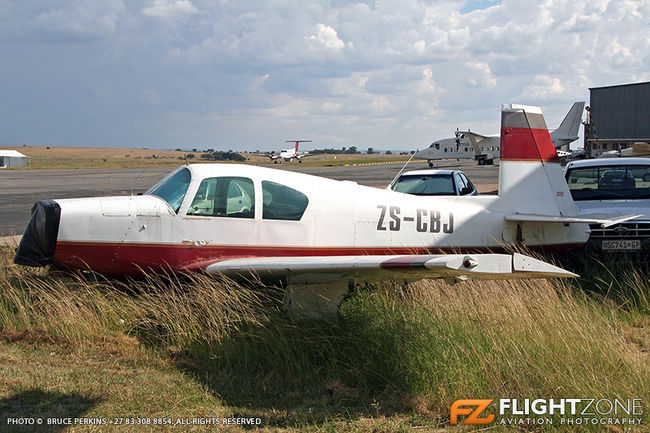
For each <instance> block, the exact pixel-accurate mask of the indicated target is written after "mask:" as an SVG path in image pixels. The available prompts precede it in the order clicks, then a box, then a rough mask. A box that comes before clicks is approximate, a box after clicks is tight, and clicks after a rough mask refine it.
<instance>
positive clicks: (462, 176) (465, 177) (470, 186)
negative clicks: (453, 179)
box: [458, 173, 476, 194]
mask: <svg viewBox="0 0 650 433" xmlns="http://www.w3.org/2000/svg"><path fill="white" fill-rule="evenodd" d="M458 176H460V178H461V180H462V181H463V184H464V186H465V187H467V188H469V189H470V190H471V191H470V192H469V193H468V194H472V193H473V192H474V191H475V190H476V188H475V187H474V185H473V184H472V182H471V181H470V180H469V179H468V178H467V176H465V174H464V173H458Z"/></svg>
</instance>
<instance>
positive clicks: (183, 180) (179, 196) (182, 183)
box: [145, 167, 192, 212]
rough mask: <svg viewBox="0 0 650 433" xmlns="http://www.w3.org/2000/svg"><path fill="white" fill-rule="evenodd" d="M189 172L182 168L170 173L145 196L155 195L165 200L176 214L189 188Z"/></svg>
mask: <svg viewBox="0 0 650 433" xmlns="http://www.w3.org/2000/svg"><path fill="white" fill-rule="evenodd" d="M191 177H192V176H191V175H190V171H189V170H188V169H187V168H185V167H183V168H182V169H180V170H178V171H175V172H172V173H170V174H168V175H167V176H165V177H164V178H162V179H161V180H160V181H159V182H158V183H157V184H155V185H154V186H152V187H151V188H150V189H149V190H148V191H147V192H145V194H151V195H155V196H157V197H160V198H161V199H163V200H165V201H166V202H167V203H168V204H169V206H170V207H171V208H172V209H173V210H174V212H178V209H179V208H180V207H181V204H182V203H183V198H185V194H186V193H187V188H188V187H189V186H190V179H191Z"/></svg>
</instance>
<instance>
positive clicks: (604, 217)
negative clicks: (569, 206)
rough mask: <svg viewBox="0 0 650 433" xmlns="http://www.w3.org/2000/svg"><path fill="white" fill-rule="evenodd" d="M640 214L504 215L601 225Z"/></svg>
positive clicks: (519, 219)
mask: <svg viewBox="0 0 650 433" xmlns="http://www.w3.org/2000/svg"><path fill="white" fill-rule="evenodd" d="M640 216H642V215H640V214H639V215H612V214H596V213H594V214H584V215H579V216H573V217H563V216H553V215H537V214H519V213H517V214H512V215H506V221H514V222H537V223H562V224H567V223H586V224H601V225H602V226H603V227H609V226H613V225H614V224H620V223H622V222H625V221H629V220H631V219H634V218H638V217H640Z"/></svg>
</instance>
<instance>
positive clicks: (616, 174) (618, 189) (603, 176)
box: [566, 165, 650, 201]
mask: <svg viewBox="0 0 650 433" xmlns="http://www.w3.org/2000/svg"><path fill="white" fill-rule="evenodd" d="M566 180H567V183H568V184H569V190H570V191H571V196H573V199H574V200H576V201H578V200H621V199H642V198H650V165H616V166H599V167H589V168H575V169H570V170H569V171H568V172H567V174H566Z"/></svg>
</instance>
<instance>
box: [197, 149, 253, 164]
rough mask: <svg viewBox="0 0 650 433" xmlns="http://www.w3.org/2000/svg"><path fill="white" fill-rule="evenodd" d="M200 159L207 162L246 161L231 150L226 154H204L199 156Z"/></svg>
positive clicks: (219, 152)
mask: <svg viewBox="0 0 650 433" xmlns="http://www.w3.org/2000/svg"><path fill="white" fill-rule="evenodd" d="M201 159H207V160H209V161H237V162H242V161H246V158H244V157H243V156H241V155H240V154H238V153H237V152H233V151H232V150H229V151H228V152H222V151H216V152H212V153H204V154H202V155H201Z"/></svg>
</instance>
